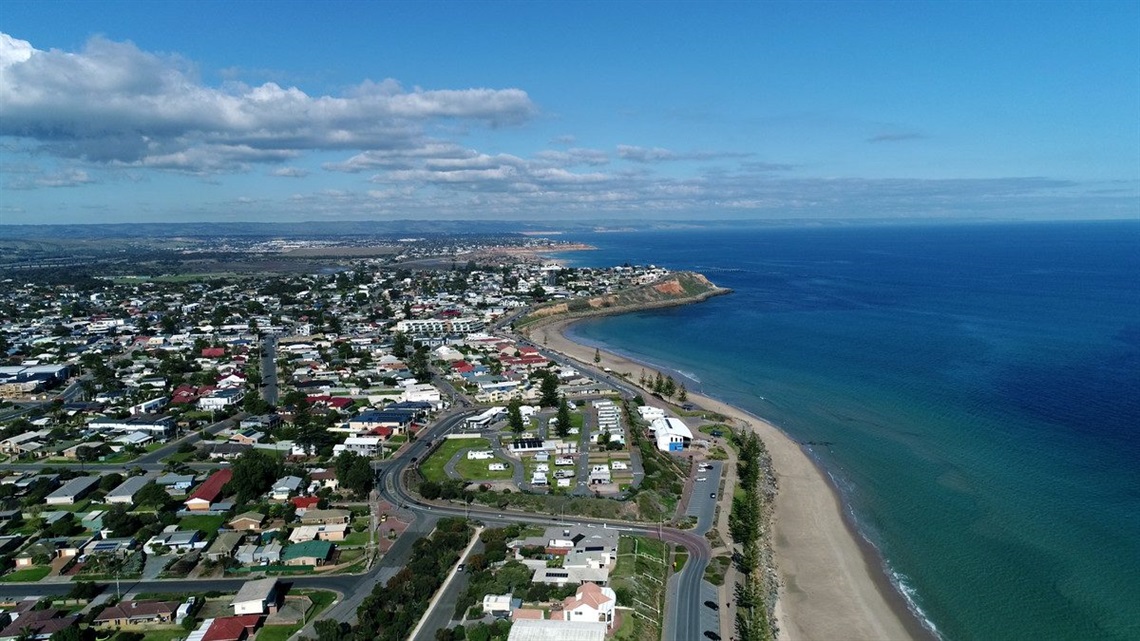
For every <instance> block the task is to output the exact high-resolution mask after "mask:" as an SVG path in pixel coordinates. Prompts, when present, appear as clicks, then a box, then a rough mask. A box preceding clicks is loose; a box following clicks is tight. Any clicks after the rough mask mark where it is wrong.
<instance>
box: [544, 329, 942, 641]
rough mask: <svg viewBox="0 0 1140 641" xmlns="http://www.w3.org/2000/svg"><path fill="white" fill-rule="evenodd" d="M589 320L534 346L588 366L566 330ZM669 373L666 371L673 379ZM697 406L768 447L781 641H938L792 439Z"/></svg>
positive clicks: (620, 367) (551, 332) (605, 355)
mask: <svg viewBox="0 0 1140 641" xmlns="http://www.w3.org/2000/svg"><path fill="white" fill-rule="evenodd" d="M579 320H582V319H581V318H572V319H567V318H561V319H557V320H553V321H551V322H549V323H544V324H543V326H542V327H541V328H532V329H540V331H539V332H536V334H537V335H531V340H533V341H534V342H536V343H539V342H541V343H542V344H543V345H544V346H545V347H546V348H547V349H551V350H553V351H556V352H560V353H562V354H564V355H566V356H568V357H570V358H573V359H576V360H578V361H581V362H583V363H589V362H590V361H592V359H593V355H594V348H593V347H590V346H586V345H583V344H580V343H577V342H574V341H573V340H571V339H570V338H569V337H568V336H567V335H566V329H567V328H568V327H569V326H570V325H571V324H573V323H574V322H577V321H579ZM598 352H599V354H600V356H601V359H602V360H601V362H600V363H599V364H598V365H599V366H600V367H608V368H610V369H613V370H614V371H616V372H632V371H637V370H636V369H634V368H644V369H645V370H646V371H647V372H648V373H650V374H652V373H654V372H655V371H657V370H658V369H660V368H657V367H653V366H651V365H647V364H644V363H640V362H637V361H634V360H633V359H630V358H627V357H624V356H621V355H618V354H614V353H612V352H608V351H605V350H600V349H599V350H598ZM668 373H669V372H662V374H668ZM689 398H690V400H692V401H694V402H696V403H697V404H698V405H700V406H701V407H703V408H705V409H708V410H711V411H714V412H718V413H721V414H724V415H725V416H729V417H731V418H733V419H734V420H735V421H736V422H738V423H740V424H743V425H747V426H749V428H750V429H752V430H754V431H755V432H756V433H757V434H758V435H759V436H760V437H761V439H762V440H763V441H764V444H765V446H766V447H767V449H768V452H769V455H770V456H771V459H772V466H773V468H774V469H773V471H774V474H775V476H776V479H777V483H778V486H777V487H778V490H777V494H776V499H775V503H774V505H773V518H772V524H771V535H772V536H771V540H772V551H773V556H774V559H775V562H776V569H777V573H778V576H779V584H780V587H779V592H778V598H777V602H776V606H775V612H776V619H777V625H778V627H779V637H778V638H779V639H781V640H787V641H801V640H802V641H808V640H815V639H840V638H842V639H868V640H882V639H892V640H893V639H932V638H936V637H935V635H934V634H932V633H931V632H930V631H929V630H928V629H927V628H925V627H924V626H923V624H922V622H921V621H919V620H918V618H917V616H916V615H915V614H914V613H913V612H912V611H911V610H910V608H909V605H908V603H907V602H906V600H905V598H904V597H903V595H902V594H900V593H899V591H898V589H897V588H896V587H895V586H894V584H893V583H892V582H891V579H890V577H888V576H887V575H886V572H885V571H884V570H883V564H882V559H881V557H880V555H879V553H878V550H876V549H875V548H874V547H873V546H871V544H870V543H869V542H867V541H866V540H865V539H864V538H863V537H862V536H861V535H860V534H859V533H858V532H857V531H856V530H855V527H854V525H853V524H852V523H851V521H850V519H849V518H848V516H847V514H846V513H845V510H844V509H843V505H842V503H841V502H840V499H839V493H838V491H837V489H836V488H835V487H834V485H833V483H832V482H831V479H830V477H829V476H828V475H827V474H826V472H824V471H823V470H822V469H821V468H820V467H819V465H818V463H817V462H816V461H815V460H813V459H812V457H810V456H808V454H807V453H806V452H805V451H804V450H803V449H802V448H801V447H800V445H799V444H798V443H796V442H795V441H794V440H793V439H791V438H790V437H789V436H787V435H786V434H784V433H783V432H782V431H780V430H779V429H778V428H777V427H775V426H774V425H772V424H771V423H769V422H768V421H765V420H764V419H762V418H760V417H759V416H756V415H754V414H751V413H749V412H747V411H744V410H742V409H740V408H737V407H735V406H732V405H729V404H727V403H725V402H723V401H719V400H717V399H714V398H711V397H709V396H706V395H704V394H698V393H693V392H690V394H689Z"/></svg>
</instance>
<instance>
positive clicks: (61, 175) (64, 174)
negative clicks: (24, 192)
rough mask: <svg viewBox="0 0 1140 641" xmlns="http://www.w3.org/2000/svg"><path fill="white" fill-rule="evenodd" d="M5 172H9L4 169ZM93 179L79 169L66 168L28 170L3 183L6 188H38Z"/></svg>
mask: <svg viewBox="0 0 1140 641" xmlns="http://www.w3.org/2000/svg"><path fill="white" fill-rule="evenodd" d="M5 173H9V172H7V171H5ZM93 182H95V180H94V179H93V178H91V176H90V175H89V174H88V173H87V172H86V171H83V170H81V169H68V170H64V171H59V172H47V173H45V172H40V171H29V172H24V173H23V174H22V175H17V176H16V177H15V178H13V179H11V180H9V181H8V182H6V183H4V187H5V188H7V189H39V188H44V187H78V186H79V185H86V184H89V183H93Z"/></svg>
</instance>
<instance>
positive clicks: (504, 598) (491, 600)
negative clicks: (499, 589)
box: [483, 592, 514, 617]
mask: <svg viewBox="0 0 1140 641" xmlns="http://www.w3.org/2000/svg"><path fill="white" fill-rule="evenodd" d="M513 597H514V595H513V594H511V593H509V592H508V593H507V594H487V595H484V596H483V614H489V615H491V616H493V617H509V616H511V611H512V610H514V605H513V603H512V601H513V600H514V599H513Z"/></svg>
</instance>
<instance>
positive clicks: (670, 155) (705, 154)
mask: <svg viewBox="0 0 1140 641" xmlns="http://www.w3.org/2000/svg"><path fill="white" fill-rule="evenodd" d="M617 153H618V157H619V158H621V159H622V160H628V161H630V162H637V163H658V162H670V161H675V160H720V159H725V158H747V157H749V156H752V155H753V154H751V153H747V152H736V151H690V152H676V151H672V150H669V149H663V148H661V147H638V146H635V145H618V146H617Z"/></svg>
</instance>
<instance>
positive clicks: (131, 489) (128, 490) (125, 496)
mask: <svg viewBox="0 0 1140 641" xmlns="http://www.w3.org/2000/svg"><path fill="white" fill-rule="evenodd" d="M147 483H150V478H148V477H146V476H132V477H130V478H129V479H127V480H125V481H123V482H122V483H120V484H119V485H118V486H117V487H116V488H115V489H113V490H111V491H110V492H107V496H105V497H104V498H103V502H104V503H123V504H125V505H130V504H131V503H134V502H135V494H138V491H139V490H141V489H142V488H143V486H144V485H146V484H147Z"/></svg>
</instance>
